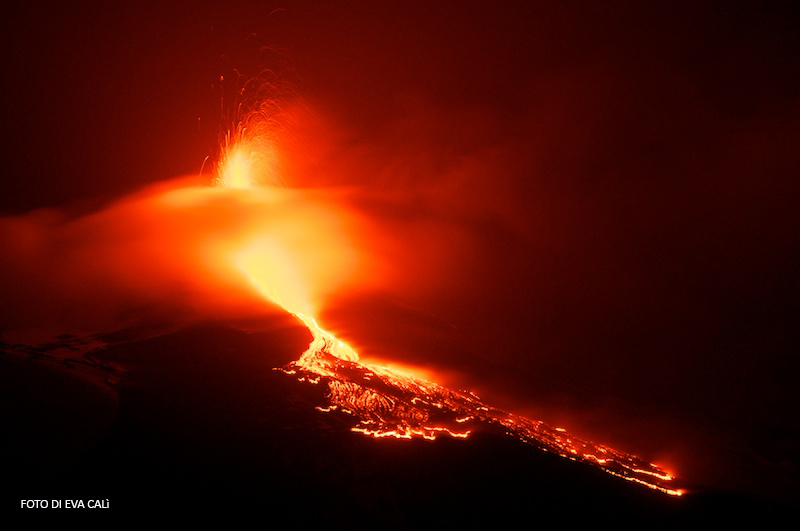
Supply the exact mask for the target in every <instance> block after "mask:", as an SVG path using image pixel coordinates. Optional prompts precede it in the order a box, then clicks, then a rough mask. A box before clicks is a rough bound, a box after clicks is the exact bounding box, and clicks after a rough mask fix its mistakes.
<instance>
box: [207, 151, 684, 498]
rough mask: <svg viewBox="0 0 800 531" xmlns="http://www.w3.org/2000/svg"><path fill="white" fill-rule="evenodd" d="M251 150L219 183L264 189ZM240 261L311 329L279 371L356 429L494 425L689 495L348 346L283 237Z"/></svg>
mask: <svg viewBox="0 0 800 531" xmlns="http://www.w3.org/2000/svg"><path fill="white" fill-rule="evenodd" d="M248 149H249V148H247V147H246V145H245V147H242V146H241V145H240V146H233V148H232V150H231V152H230V153H229V155H228V156H227V157H226V158H225V159H223V160H227V161H228V163H227V164H226V163H225V162H223V163H222V167H221V168H220V170H219V175H220V177H219V178H218V179H217V182H218V184H219V185H220V186H223V187H228V188H236V189H240V190H242V189H243V190H247V189H254V190H255V189H256V188H258V185H256V184H255V183H254V182H253V180H252V179H251V177H250V175H248V173H249V172H250V170H249V169H248V168H249V165H248V163H247V160H251V159H252V156H251V155H249V154H248V153H247V150H248ZM237 150H238V151H237ZM265 248H266V249H267V251H265V250H264V249H265ZM265 252H266V254H265ZM234 262H235V267H236V269H238V271H240V272H241V273H242V274H243V275H244V276H245V277H246V278H247V279H248V281H249V283H250V284H251V285H252V286H253V287H255V288H256V289H257V291H258V292H259V293H260V294H261V295H262V296H263V297H264V298H266V299H268V300H269V301H271V302H273V303H275V304H277V305H279V306H281V307H282V308H284V309H285V310H286V311H288V312H290V313H291V314H293V315H294V316H296V317H297V318H298V319H299V320H300V321H302V322H303V324H304V325H305V326H306V327H307V328H308V329H309V330H310V332H311V334H312V336H313V340H312V342H311V344H310V345H309V347H308V349H307V350H306V351H305V352H304V353H303V354H302V356H300V358H299V359H298V360H297V361H294V362H292V363H290V364H288V365H287V366H284V367H281V368H278V369H277V370H280V371H283V372H284V373H286V374H288V375H291V376H292V377H294V378H297V379H299V380H300V381H303V382H308V383H309V385H312V384H313V385H320V386H326V387H327V393H326V396H327V400H328V404H327V405H326V406H324V407H319V408H318V409H319V410H320V411H323V412H330V411H339V412H342V413H344V414H347V415H349V416H351V417H352V419H353V423H354V424H353V426H352V428H351V429H352V431H354V432H359V433H362V434H364V435H367V436H372V437H376V438H380V437H397V438H406V439H410V438H414V437H422V438H426V439H435V438H436V437H439V436H446V437H458V438H466V437H469V435H470V433H471V432H474V431H476V430H477V429H486V428H491V429H494V430H500V431H502V432H503V433H505V434H506V435H507V436H510V437H514V438H517V439H519V440H521V441H523V442H525V443H527V444H530V445H531V446H533V447H536V448H538V449H540V450H543V451H546V452H551V453H554V454H556V455H559V456H562V457H564V458H568V459H572V460H574V461H578V462H582V463H585V464H588V465H591V466H593V467H597V468H600V469H601V470H603V471H605V472H607V473H609V474H612V475H615V476H618V477H620V478H623V479H625V480H628V481H632V482H635V483H638V484H641V485H644V486H646V487H649V488H652V489H655V490H658V491H661V492H663V493H666V494H669V495H674V496H680V495H682V494H683V490H681V489H678V488H675V487H674V486H673V480H674V478H673V476H672V475H671V474H669V473H667V472H666V471H664V470H663V469H661V468H660V467H658V466H656V465H654V464H652V463H648V462H645V461H644V460H642V459H640V458H638V457H636V456H634V455H631V454H627V453H624V452H620V451H617V450H614V449H612V448H609V447H607V446H604V445H601V444H596V443H593V442H590V441H586V440H582V439H579V438H577V437H573V436H571V435H569V434H568V433H566V431H565V430H564V429H563V428H556V427H551V426H548V425H547V424H545V423H543V422H540V421H535V420H530V419H528V418H524V417H522V416H519V415H515V414H512V413H508V412H505V411H502V410H499V409H495V408H492V407H490V406H489V405H487V404H485V403H484V402H482V401H481V399H480V398H478V397H477V396H476V395H474V394H472V393H470V392H468V391H453V390H450V389H447V388H445V387H443V386H441V385H438V384H436V383H433V382H430V381H426V380H425V379H422V378H420V377H417V376H414V375H412V374H409V373H407V372H406V371H401V370H398V369H396V368H393V367H386V366H381V365H377V364H372V363H367V362H364V361H362V360H360V358H359V355H358V354H357V353H356V351H355V350H354V349H353V348H352V347H351V346H350V345H348V344H347V343H345V342H343V341H341V340H340V339H338V338H337V337H335V336H334V335H333V334H332V333H330V332H329V331H327V330H325V329H323V328H322V327H321V326H320V325H319V324H318V322H317V320H316V318H315V317H313V316H312V315H313V308H312V306H313V305H311V304H309V303H308V297H306V296H300V295H298V294H297V293H298V290H297V289H295V288H296V287H297V286H298V285H299V286H302V283H303V282H302V281H303V279H302V278H299V276H301V275H300V273H299V272H298V270H297V268H296V267H294V266H293V264H292V262H291V259H290V254H289V253H288V251H287V250H286V249H285V248H282V247H281V245H280V243H279V242H276V241H275V240H273V239H270V238H264V237H261V238H259V239H257V240H255V241H254V242H252V243H251V244H250V245H249V246H246V247H245V248H244V249H243V250H240V251H239V252H238V253H235V257H234ZM276 264H277V265H276ZM299 292H300V293H302V292H303V290H302V289H300V290H299Z"/></svg>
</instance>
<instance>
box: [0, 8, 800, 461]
mask: <svg viewBox="0 0 800 531" xmlns="http://www.w3.org/2000/svg"><path fill="white" fill-rule="evenodd" d="M93 4H94V3H82V4H80V5H81V7H75V6H73V7H69V8H67V7H63V6H62V5H61V4H60V3H56V2H35V1H34V2H24V3H20V5H17V6H14V7H12V8H4V9H6V13H5V14H4V17H3V21H2V35H3V37H2V39H3V59H2V64H3V80H4V88H3V92H4V94H3V95H4V97H3V104H2V120H1V121H0V123H2V130H3V141H2V148H0V149H2V161H3V164H2V166H3V188H2V196H1V198H0V211H2V212H4V213H5V214H6V215H9V216H10V215H15V214H21V213H24V212H27V211H30V210H32V209H36V208H41V207H58V208H66V209H67V210H68V211H70V212H75V213H80V212H86V211H89V210H91V209H94V208H98V207H99V205H101V204H102V203H103V201H105V200H108V199H109V198H113V197H116V196H119V195H122V194H125V193H128V192H130V191H132V190H135V189H137V188H139V187H140V186H141V185H143V184H147V183H152V182H156V181H159V180H162V179H165V178H170V177H173V176H176V175H180V174H193V173H198V172H199V171H200V167H201V165H202V163H203V159H204V158H205V157H206V156H207V155H209V154H212V153H213V152H214V150H215V149H216V146H215V142H216V134H217V128H218V122H217V119H218V111H217V109H218V108H219V100H218V95H217V94H215V93H214V91H213V90H212V85H213V84H214V82H215V80H216V79H217V78H218V77H219V75H220V74H225V75H227V74H229V73H230V67H231V66H233V67H235V68H238V69H239V70H240V71H241V72H242V74H243V75H245V76H248V75H254V74H255V73H257V72H258V70H259V68H263V67H269V68H271V69H273V70H275V71H276V72H278V73H279V74H280V75H281V76H285V78H286V79H291V80H292V82H293V83H294V84H295V85H296V87H297V91H298V93H300V94H301V95H302V96H303V97H304V98H305V99H306V100H307V101H308V102H309V105H310V106H311V107H312V108H313V109H314V110H315V111H316V112H317V113H318V116H319V117H321V118H320V121H321V122H322V123H325V124H327V128H326V129H320V130H316V131H310V132H309V131H305V132H303V134H301V135H300V139H301V140H304V139H305V140H307V139H312V140H314V141H315V142H316V143H315V144H313V145H310V146H309V148H308V150H307V153H308V160H307V161H304V162H302V161H301V162H300V163H299V164H300V165H301V166H302V167H303V168H305V170H304V171H305V173H304V174H303V177H304V178H305V179H306V181H305V182H303V183H302V185H305V186H334V185H335V186H355V187H359V188H363V189H365V190H367V191H368V193H365V198H364V199H362V200H361V201H360V202H359V204H358V206H359V208H361V209H363V210H364V211H365V212H367V213H370V214H372V215H374V217H375V218H376V219H378V220H379V222H378V223H379V225H381V226H385V227H387V230H389V231H391V232H392V234H391V237H392V238H396V239H398V238H399V239H402V238H401V237H402V236H403V235H407V236H409V238H411V239H410V241H409V249H410V248H411V247H414V249H413V250H414V252H415V253H416V256H417V257H418V258H419V259H418V260H416V262H414V261H411V260H409V258H408V255H403V256H402V257H401V258H399V259H398V262H399V264H400V265H401V266H402V267H403V268H405V271H407V276H406V278H405V280H403V281H401V282H398V283H397V284H395V285H394V286H392V287H387V288H386V289H385V290H384V293H383V295H382V298H378V299H375V298H372V299H370V298H369V297H366V298H364V300H361V299H359V300H354V301H350V302H349V303H348V304H350V306H351V307H349V308H348V307H347V304H344V303H343V306H342V308H340V309H339V311H338V313H337V312H336V311H333V310H332V311H331V319H332V321H334V322H337V323H338V324H339V326H340V327H342V328H343V329H345V330H347V329H348V327H349V328H351V329H353V330H356V329H358V328H359V327H360V328H361V329H362V332H361V334H362V335H363V338H362V340H361V342H362V343H363V344H365V345H368V346H369V345H372V346H373V348H379V346H380V345H381V343H382V342H386V341H387V339H386V338H389V337H392V330H393V324H392V323H394V322H395V321H394V319H399V318H402V319H406V320H408V319H410V317H409V316H408V315H407V314H408V313H409V311H407V310H399V309H398V308H399V307H400V306H402V305H405V306H403V307H410V308H414V311H415V312H419V313H420V314H423V315H425V316H427V317H426V319H430V320H431V322H434V321H435V322H443V323H447V324H446V325H444V326H439V325H435V324H430V323H429V322H427V321H425V322H424V323H419V322H416V323H415V324H412V325H409V326H410V327H411V328H413V329H414V330H417V332H418V331H419V330H420V329H423V330H427V328H426V327H429V328H430V329H431V330H433V331H431V332H430V334H429V336H431V337H433V336H435V337H436V338H437V339H436V341H438V342H439V343H436V348H435V349H433V350H436V353H433V354H428V352H427V351H426V353H425V354H424V355H420V351H421V350H425V349H426V348H427V349H428V350H430V349H431V348H432V347H430V346H428V347H425V346H422V347H419V350H415V347H414V345H416V343H414V340H411V339H408V337H407V336H406V339H405V341H406V342H407V343H408V345H409V346H407V347H404V348H405V351H404V352H398V353H396V354H397V355H399V356H401V357H405V358H406V359H408V360H410V361H414V362H421V361H424V362H426V363H430V364H433V365H434V366H437V367H439V368H450V369H451V370H453V371H459V372H463V373H464V374H462V375H461V376H459V378H461V380H460V381H461V382H468V383H469V384H470V385H473V386H476V387H479V388H480V387H482V386H485V387H486V388H488V389H490V391H489V392H492V391H491V390H493V392H494V393H495V394H496V395H497V396H498V399H499V400H501V401H503V400H505V401H506V404H509V405H510V404H514V405H515V407H520V408H529V409H530V410H531V411H532V414H535V412H536V411H548V412H549V415H551V416H553V417H555V418H554V422H555V421H557V422H563V423H565V424H567V425H569V424H570V422H572V423H574V426H575V427H578V428H580V429H584V430H585V431H586V433H588V434H589V435H591V436H593V437H597V438H603V437H604V436H605V437H606V439H609V438H610V439H611V441H610V442H620V443H621V444H629V445H630V446H631V447H628V448H626V449H628V450H637V445H638V447H645V451H647V452H650V454H651V455H656V456H659V457H665V458H666V459H668V460H669V459H673V460H674V461H675V462H679V463H680V462H682V460H686V459H687V457H686V455H687V454H692V452H697V451H698V450H697V447H698V446H702V445H704V444H706V442H707V441H716V439H715V437H716V435H714V434H716V433H718V432H720V433H726V434H733V435H730V436H728V437H727V438H726V439H725V440H726V441H728V442H730V441H733V442H732V443H731V444H733V445H735V447H736V455H737V459H742V460H746V461H747V462H748V463H751V464H752V463H758V464H761V465H764V466H766V467H768V468H769V469H770V470H771V471H773V472H775V471H777V472H775V473H776V474H779V475H780V474H787V473H789V472H791V471H792V470H794V472H796V470H797V468H796V467H797V466H798V465H797V463H798V462H797V458H796V456H794V452H797V451H798V450H800V448H799V444H798V440H800V439H799V436H798V433H799V431H798V430H800V411H798V407H797V406H798V401H797V397H796V393H795V391H794V389H793V387H794V383H795V379H796V375H797V374H798V363H797V358H796V352H797V346H798V342H797V323H798V318H799V317H800V311H798V310H799V309H800V304H799V303H800V300H798V297H799V296H800V290H798V286H797V280H796V279H797V272H798V265H800V261H799V259H800V255H798V248H799V247H798V229H799V226H798V222H797V216H796V204H797V200H796V198H797V197H798V194H797V192H798V191H799V190H798V188H800V184H798V170H800V160H799V159H798V157H797V155H796V152H797V146H798V145H800V144H799V143H798V142H799V141H800V121H798V118H800V115H799V113H800V72H799V71H798V68H799V67H800V13H798V12H797V9H796V8H795V7H794V6H793V5H792V2H769V1H764V2H755V1H753V2H735V3H733V2H669V3H665V4H663V5H656V4H655V3H650V2H634V1H630V2H626V1H620V2H602V3H598V2H563V1H561V2H506V3H503V2H488V1H485V2H481V1H460V2H381V3H376V2H355V1H353V2H349V1H346V2H313V1H298V2H291V1H285V2H252V3H246V2H231V3H224V4H225V5H224V6H211V5H203V4H198V3H195V2H136V3H132V4H131V5H126V6H123V7H120V6H117V5H114V3H96V4H98V5H93ZM106 4H108V5H106ZM209 4H210V3H209ZM264 46H267V47H268V48H262V47H264ZM223 55H224V56H226V57H227V58H228V59H227V60H223V59H221V57H222V56H223ZM320 146H323V147H320ZM313 169H316V171H311V170H313ZM386 197H388V198H390V199H385V198H386ZM426 226H428V227H435V229H431V230H430V231H429V232H425V231H424V230H423V231H422V232H420V227H422V228H423V229H424V227H426ZM409 227H412V228H409ZM387 237H389V236H387ZM453 242H455V243H453ZM448 243H449V244H451V245H452V246H453V247H454V248H457V252H454V253H452V254H450V253H448V252H446V251H445V252H443V251H441V248H442V247H443V246H444V247H447V244H448ZM409 252H410V251H409ZM441 255H445V259H444V262H443V263H444V264H446V267H443V268H440V269H436V268H435V267H434V268H433V269H434V270H436V271H437V275H438V276H436V278H435V279H433V280H432V279H431V278H430V277H431V274H430V273H426V272H425V271H426V270H427V269H428V268H427V266H426V261H434V260H438V259H439V258H441ZM420 279H423V280H420ZM376 300H378V302H376ZM380 301H382V302H380ZM387 301H391V302H387ZM364 308H367V309H369V310H370V311H371V312H372V314H373V316H374V318H375V320H376V324H375V326H374V327H370V329H371V331H370V330H367V331H363V328H364V326H363V317H361V318H359V317H356V316H363V314H364ZM398 316H400V317H398ZM423 320H424V319H423ZM453 330H455V331H456V332H453ZM353 333H354V334H356V332H353ZM419 333H420V334H421V335H423V336H424V335H425V333H423V332H419ZM397 335H402V334H397ZM397 341H400V342H402V341H403V339H398V340H397ZM374 345H378V347H375V346H374ZM423 345H424V341H423ZM398 350H399V351H402V350H403V349H398ZM504 397H505V398H504ZM537 408H538V409H537ZM609 410H611V411H612V412H611V413H609ZM631 426H637V427H635V428H632V427H631ZM642 426H643V427H642ZM571 427H572V426H571ZM631 430H634V431H637V433H634V434H631ZM698 430H700V431H702V430H705V431H704V437H706V438H705V439H703V441H702V442H697V443H694V446H693V445H692V444H691V443H686V442H685V438H686V437H690V436H693V435H685V434H687V433H688V434H694V433H695V431H698ZM675 433H678V435H674V434H675ZM709 433H711V435H709ZM631 441H634V442H631ZM703 451H705V452H707V453H709V454H711V453H714V451H712V450H709V449H707V448H706V449H705V450H703ZM738 464H739V462H738V461H737V466H738ZM787 471H788V472H787ZM794 472H793V473H794ZM726 474H729V473H728V472H726Z"/></svg>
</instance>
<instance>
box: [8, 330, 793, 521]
mask: <svg viewBox="0 0 800 531" xmlns="http://www.w3.org/2000/svg"><path fill="white" fill-rule="evenodd" d="M251 324H252V323H251ZM245 328H246V327H242V326H239V325H237V326H232V325H230V324H225V323H201V324H195V325H192V326H189V327H184V328H179V329H174V330H160V331H157V332H155V331H145V330H138V331H136V330H130V331H124V332H120V333H118V334H111V335H105V336H97V337H94V338H90V339H80V338H74V337H63V338H61V339H60V341H59V342H57V343H51V344H48V345H40V346H37V347H26V346H23V345H10V344H5V345H4V348H3V355H2V356H0V363H1V364H2V371H0V374H1V375H2V379H3V382H2V387H0V389H2V394H3V397H2V398H3V402H2V403H3V409H2V416H3V418H2V423H3V426H4V437H3V452H2V456H3V469H4V474H3V476H4V483H5V484H6V485H5V489H4V490H5V492H6V496H5V499H4V505H5V506H6V507H8V508H18V507H19V504H20V500H23V499H32V500H37V499H39V500H54V499H60V500H66V499H71V500H78V499H83V500H89V499H91V500H108V501H109V502H108V503H109V509H110V510H111V511H113V513H115V514H130V515H140V514H157V513H158V514H160V513H161V512H163V511H166V512H168V513H172V512H174V513H176V514H183V515H186V516H188V517H196V516H202V515H204V514H208V513H210V512H221V513H225V514H231V515H234V514H242V513H254V514H258V515H263V516H269V517H273V516H270V515H274V516H275V517H277V516H278V515H289V516H290V517H291V518H292V519H297V520H302V521H306V522H313V523H325V524H326V525H328V526H332V527H334V528H337V527H355V528H360V527H364V528H381V529H383V528H387V529H407V528H417V527H423V528H424V527H430V526H433V525H441V526H445V527H448V528H449V527H451V526H454V525H458V524H467V523H486V524H489V523H491V524H494V525H497V524H502V523H509V524H511V523H515V522H517V521H518V519H519V518H524V519H525V521H531V520H537V521H538V520H539V519H540V518H545V517H547V518H551V517H558V518H561V519H563V521H564V522H590V521H596V520H598V519H603V520H604V519H608V520H614V521H627V520H630V521H639V522H645V521H647V520H640V519H642V518H646V519H652V520H653V521H657V520H663V519H689V518H697V517H708V518H714V519H715V520H720V519H727V518H739V517H741V516H742V515H756V516H758V517H759V518H765V517H767V518H769V517H775V516H777V515H778V514H780V513H781V512H782V511H783V510H786V509H788V508H787V507H785V506H783V505H781V504H779V503H777V502H774V501H771V500H764V499H758V498H755V497H751V496H746V495H741V494H738V495H737V494H733V493H725V492H712V491H703V490H702V489H699V490H695V491H693V492H691V493H689V494H687V495H685V496H683V497H680V498H676V497H672V496H666V495H664V494H661V493H659V492H655V491H652V490H650V489H647V488H644V487H641V486H638V485H635V484H632V483H630V482H626V481H623V480H621V479H618V478H615V477H613V476H610V475H608V474H605V473H603V472H602V471H600V470H598V469H596V468H593V467H589V466H587V465H586V464H584V463H580V462H573V461H570V460H566V459H563V458H561V457H558V456H556V455H553V454H551V453H546V452H542V451H538V450H536V449H535V448H532V447H531V446H530V445H528V444H525V443H523V442H521V441H519V440H516V439H514V438H511V437H508V436H505V435H504V434H503V433H500V432H496V433H493V432H491V431H486V432H478V433H475V434H473V435H471V436H470V437H469V438H467V439H457V438H452V437H449V436H442V437H439V438H437V439H436V440H434V441H430V440H424V439H419V438H417V439H412V440H398V439H393V438H386V439H374V438H371V437H365V436H363V435H361V434H358V433H354V432H352V431H350V428H351V427H352V425H353V421H352V419H351V418H349V417H348V415H346V414H344V413H340V412H321V411H319V410H318V409H316V408H317V406H320V405H323V404H324V403H325V389H324V387H322V386H315V385H310V384H307V383H303V382H300V381H298V380H297V379H295V378H293V377H291V376H289V375H287V374H285V373H284V372H281V371H276V370H273V368H274V367H278V366H281V365H285V364H286V363H289V362H291V361H293V360H294V359H296V358H297V356H298V355H299V353H300V352H302V350H303V349H304V348H305V346H306V344H307V341H308V339H309V337H308V333H307V331H306V330H305V329H304V328H302V327H301V326H299V325H295V324H294V323H293V322H291V321H289V320H288V319H283V318H272V319H270V320H269V321H267V322H264V323H262V324H261V325H260V328H254V327H250V329H249V330H247V331H245ZM95 514H96V513H95ZM542 521H545V520H542Z"/></svg>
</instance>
